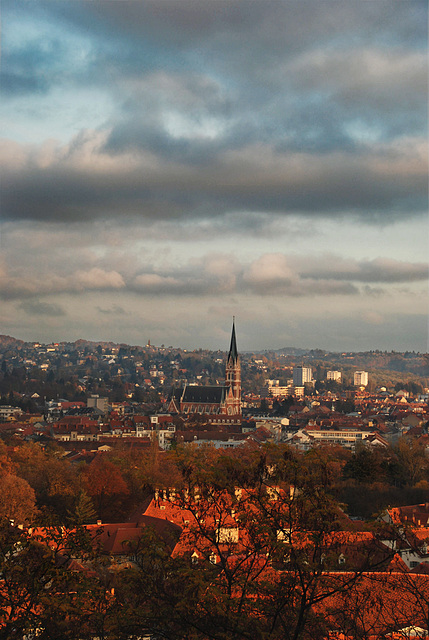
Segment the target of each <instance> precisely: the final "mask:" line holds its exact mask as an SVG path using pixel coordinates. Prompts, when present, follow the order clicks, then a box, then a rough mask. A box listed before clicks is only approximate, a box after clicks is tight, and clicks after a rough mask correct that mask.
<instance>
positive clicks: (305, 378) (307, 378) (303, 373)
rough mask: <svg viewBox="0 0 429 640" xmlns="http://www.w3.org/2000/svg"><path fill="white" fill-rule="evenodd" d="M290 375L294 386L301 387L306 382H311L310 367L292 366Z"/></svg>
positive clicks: (311, 373)
mask: <svg viewBox="0 0 429 640" xmlns="http://www.w3.org/2000/svg"><path fill="white" fill-rule="evenodd" d="M292 375H293V384H294V385H295V387H302V386H303V385H304V384H306V383H310V384H312V383H313V372H312V370H311V367H302V366H298V367H294V368H293V372H292Z"/></svg>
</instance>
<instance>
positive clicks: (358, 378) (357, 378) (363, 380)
mask: <svg viewBox="0 0 429 640" xmlns="http://www.w3.org/2000/svg"><path fill="white" fill-rule="evenodd" d="M353 384H354V386H355V387H366V386H367V385H368V372H367V371H355V372H354V376H353Z"/></svg>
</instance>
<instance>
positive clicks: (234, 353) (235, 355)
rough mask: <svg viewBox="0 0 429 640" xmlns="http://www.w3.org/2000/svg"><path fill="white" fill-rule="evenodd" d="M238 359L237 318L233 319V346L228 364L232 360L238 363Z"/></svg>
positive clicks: (231, 346) (230, 348)
mask: <svg viewBox="0 0 429 640" xmlns="http://www.w3.org/2000/svg"><path fill="white" fill-rule="evenodd" d="M237 359H238V351H237V342H236V339H235V316H233V318H232V334H231V345H230V347H229V353H228V362H230V361H231V360H232V362H233V363H235V362H237Z"/></svg>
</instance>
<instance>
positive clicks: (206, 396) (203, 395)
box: [182, 386, 229, 404]
mask: <svg viewBox="0 0 429 640" xmlns="http://www.w3.org/2000/svg"><path fill="white" fill-rule="evenodd" d="M228 390H229V387H223V386H222V387H214V386H211V387H193V386H186V387H185V389H184V391H183V396H182V402H194V403H195V402H198V403H209V404H219V403H221V402H223V401H224V400H225V397H226V395H227V393H228Z"/></svg>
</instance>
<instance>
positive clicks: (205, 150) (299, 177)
mask: <svg viewBox="0 0 429 640" xmlns="http://www.w3.org/2000/svg"><path fill="white" fill-rule="evenodd" d="M427 18H428V16H427V2H425V1H420V0H411V1H410V2H397V1H396V0H378V1H377V2H362V1H361V0H326V1H325V2H318V1H317V0H287V1H282V0H206V1H205V2H200V1H197V0H181V1H180V2H177V1H176V0H163V1H162V2H159V0H147V1H145V2H134V1H128V0H122V1H120V2H118V1H110V2H107V1H100V0H93V1H91V2H83V1H80V0H73V1H70V0H63V1H62V2H48V1H44V0H40V1H38V2H27V1H25V0H3V3H2V70H1V76H2V77H1V81H2V103H1V105H0V122H1V126H2V131H3V132H2V144H1V151H0V156H1V171H2V187H1V200H2V202H1V217H2V222H1V226H0V232H1V236H0V333H2V334H7V335H11V336H13V337H15V338H18V339H22V340H28V341H37V340H39V341H41V342H46V343H47V342H59V341H74V340H77V339H80V338H83V339H87V340H92V341H112V342H123V343H127V344H139V345H143V344H146V342H147V340H148V339H150V340H151V342H153V343H154V344H157V345H160V344H165V345H173V346H175V347H180V348H185V349H195V348H208V349H213V350H216V349H221V350H225V349H226V348H227V345H228V342H229V336H230V331H231V325H232V317H233V316H235V317H236V329H237V343H238V349H239V351H250V350H254V351H257V350H264V349H279V348H283V347H297V348H309V349H311V348H321V349H326V350H329V351H336V352H338V351H340V352H341V351H366V350H371V349H380V350H397V351H407V350H410V351H412V350H415V351H420V352H427V351H429V347H428V312H429V290H428V248H429V223H428V198H427V168H428V166H427V165H428V162H427V102H428V101H427Z"/></svg>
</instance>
